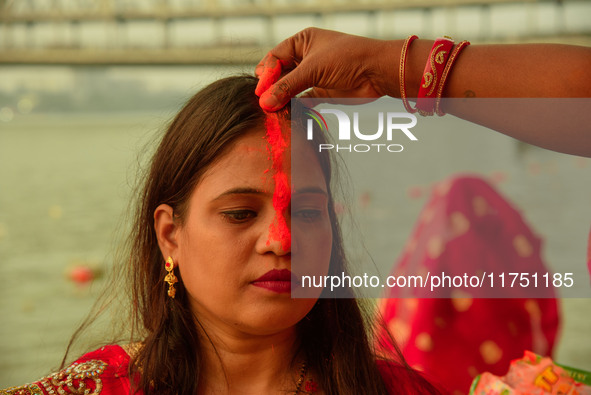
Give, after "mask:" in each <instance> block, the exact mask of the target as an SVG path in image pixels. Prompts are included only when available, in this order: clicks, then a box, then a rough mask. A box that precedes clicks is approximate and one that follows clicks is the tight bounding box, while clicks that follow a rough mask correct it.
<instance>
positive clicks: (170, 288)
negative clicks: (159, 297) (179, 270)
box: [164, 257, 179, 299]
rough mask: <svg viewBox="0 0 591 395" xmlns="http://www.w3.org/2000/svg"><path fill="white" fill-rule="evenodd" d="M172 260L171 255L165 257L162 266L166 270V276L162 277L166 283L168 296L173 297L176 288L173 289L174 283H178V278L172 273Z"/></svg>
mask: <svg viewBox="0 0 591 395" xmlns="http://www.w3.org/2000/svg"><path fill="white" fill-rule="evenodd" d="M174 266H175V265H174V261H173V260H172V258H171V257H168V258H167V259H166V263H165V264H164V268H165V269H166V271H167V272H168V274H167V275H166V277H164V281H166V282H167V283H168V296H170V297H171V298H173V299H174V295H175V294H176V289H174V284H176V283H178V282H179V280H178V279H177V278H176V276H175V275H174Z"/></svg>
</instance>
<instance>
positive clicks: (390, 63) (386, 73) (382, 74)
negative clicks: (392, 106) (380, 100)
mask: <svg viewBox="0 0 591 395" xmlns="http://www.w3.org/2000/svg"><path fill="white" fill-rule="evenodd" d="M403 44H404V40H383V41H381V46H380V48H378V52H376V53H374V55H373V58H374V59H375V60H376V62H377V64H376V66H375V70H376V71H375V73H376V75H375V79H376V81H377V83H376V85H377V86H376V87H375V88H376V89H379V92H380V93H381V94H382V95H388V96H390V97H397V98H399V97H400V78H399V76H398V65H399V64H400V58H401V57H400V51H401V49H402V45H403ZM376 55H377V56H376ZM413 97H414V96H413Z"/></svg>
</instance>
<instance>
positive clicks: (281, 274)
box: [251, 269, 298, 293]
mask: <svg viewBox="0 0 591 395" xmlns="http://www.w3.org/2000/svg"><path fill="white" fill-rule="evenodd" d="M292 282H293V283H294V284H297V283H298V281H297V279H295V278H294V276H293V275H292V273H291V271H290V270H287V269H282V270H278V269H272V270H269V271H268V272H267V273H265V274H263V275H262V276H261V277H259V278H257V279H256V280H254V281H253V282H252V283H251V284H252V285H254V286H255V287H260V288H265V289H268V290H269V291H273V292H277V293H287V292H291V284H292Z"/></svg>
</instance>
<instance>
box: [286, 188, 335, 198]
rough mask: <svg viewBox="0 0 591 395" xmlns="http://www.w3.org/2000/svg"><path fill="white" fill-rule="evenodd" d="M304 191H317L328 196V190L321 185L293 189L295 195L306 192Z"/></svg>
mask: <svg viewBox="0 0 591 395" xmlns="http://www.w3.org/2000/svg"><path fill="white" fill-rule="evenodd" d="M304 193H317V194H321V195H324V196H328V192H326V191H325V190H324V189H322V188H320V187H304V188H297V189H294V190H293V194H294V195H298V194H304Z"/></svg>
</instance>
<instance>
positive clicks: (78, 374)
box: [0, 360, 107, 395]
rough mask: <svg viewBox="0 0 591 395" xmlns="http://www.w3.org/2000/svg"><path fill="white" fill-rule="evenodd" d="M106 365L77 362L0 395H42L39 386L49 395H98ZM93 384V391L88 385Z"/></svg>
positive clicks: (1, 392)
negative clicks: (101, 376)
mask: <svg viewBox="0 0 591 395" xmlns="http://www.w3.org/2000/svg"><path fill="white" fill-rule="evenodd" d="M105 367H107V364H106V363H105V362H103V361H99V360H90V361H85V362H77V363H74V364H72V365H70V366H69V367H68V368H66V369H64V370H62V371H61V372H58V373H54V374H52V375H50V376H47V377H44V378H42V379H41V380H39V381H38V382H36V383H33V384H26V385H23V386H22V387H10V388H7V389H5V390H0V395H43V391H42V390H41V388H40V386H39V384H40V385H41V386H43V388H44V389H45V391H46V392H47V393H48V394H50V395H54V394H60V395H63V394H84V395H98V394H100V393H101V391H102V389H103V381H102V380H101V378H100V377H99V376H100V375H101V374H102V373H103V372H104V371H105ZM91 382H92V383H94V390H93V389H92V388H89V386H88V384H90V383H91Z"/></svg>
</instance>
